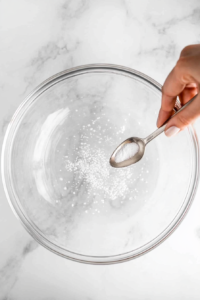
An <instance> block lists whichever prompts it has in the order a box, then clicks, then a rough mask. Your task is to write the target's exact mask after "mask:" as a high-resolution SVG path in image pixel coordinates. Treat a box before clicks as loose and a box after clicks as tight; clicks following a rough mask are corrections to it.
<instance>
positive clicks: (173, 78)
mask: <svg viewBox="0 0 200 300" xmlns="http://www.w3.org/2000/svg"><path fill="white" fill-rule="evenodd" d="M184 88H185V83H183V82H181V74H180V71H179V70H178V68H177V66H175V67H174V68H173V70H172V71H171V72H170V73H169V75H168V77H167V78H166V80H165V82H164V85H163V88H162V103H161V109H160V112H159V115H158V120H157V126H158V127H160V126H161V125H163V124H164V122H165V121H166V120H167V119H168V118H169V117H170V116H171V115H172V112H173V108H174V105H175V102H176V97H177V96H178V95H179V94H180V93H181V92H182V91H183V90H184Z"/></svg>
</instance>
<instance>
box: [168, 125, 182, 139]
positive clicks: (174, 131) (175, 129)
mask: <svg viewBox="0 0 200 300" xmlns="http://www.w3.org/2000/svg"><path fill="white" fill-rule="evenodd" d="M179 131H180V128H178V127H176V126H172V127H170V128H168V129H167V130H166V131H165V135H166V136H168V137H170V136H174V135H176V134H177V133H178V132H179Z"/></svg>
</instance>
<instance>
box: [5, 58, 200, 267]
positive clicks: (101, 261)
mask: <svg viewBox="0 0 200 300" xmlns="http://www.w3.org/2000/svg"><path fill="white" fill-rule="evenodd" d="M95 71H96V72H102V71H109V72H111V73H115V72H117V73H118V74H119V73H120V72H121V73H123V75H125V76H127V75H128V76H129V77H132V76H135V77H139V78H141V79H142V80H144V81H146V82H147V83H149V84H150V85H151V86H152V85H153V86H154V87H155V88H156V89H157V90H159V91H160V92H161V89H162V85H161V84H159V83H158V82H157V81H155V80H154V79H152V78H151V77H149V76H147V75H145V74H143V73H141V72H139V71H137V70H134V69H132V68H128V67H124V66H121V65H115V64H87V65H81V66H78V67H74V68H70V69H67V70H65V71H62V72H59V73H57V74H55V75H53V76H51V77H49V78H48V79H47V80H45V81H43V82H42V83H41V84H40V85H39V86H37V87H36V88H35V89H34V90H33V91H32V92H31V93H30V94H29V95H28V96H27V97H26V98H25V99H24V101H22V103H21V104H20V105H19V106H18V108H17V110H16V111H15V113H14V114H13V117H12V119H11V121H10V123H9V125H8V127H7V130H6V133H5V137H4V140H3V145H2V154H1V174H2V182H3V187H4V191H5V194H6V198H7V200H8V202H9V205H10V207H11V209H12V211H13V213H14V214H15V216H16V217H17V219H18V220H19V221H20V222H21V223H22V225H23V226H24V227H25V229H26V230H27V231H28V232H29V234H30V235H31V236H32V237H33V238H34V239H35V240H36V241H37V242H38V243H39V244H41V245H42V246H44V247H45V248H47V249H48V250H50V251H52V252H54V253H56V254H58V255H60V256H62V257H64V258H67V259H70V260H73V261H76V262H80V263H86V264H94V265H107V264H114V263H121V262H126V261H129V260H131V259H134V258H137V257H139V256H141V255H144V254H145V253H148V252H149V251H150V250H152V249H154V248H155V247H157V246H158V245H159V244H161V243H162V242H163V241H164V240H165V239H166V238H167V237H169V236H170V235H171V234H172V232H174V230H175V229H176V228H177V227H178V225H179V224H180V223H181V221H182V220H183V219H184V217H185V215H186V213H187V212H188V210H189V208H190V206H191V204H192V202H193V199H194V196H195V194H196V190H197V186H198V181H199V144H198V138H197V135H196V132H195V129H194V128H193V126H191V125H190V126H189V127H188V129H187V130H188V132H189V135H190V139H191V142H192V144H193V157H194V158H193V161H195V163H193V165H194V171H193V176H192V178H193V180H192V179H191V180H190V186H189V192H187V195H186V197H185V199H186V198H187V201H186V200H184V201H183V203H182V205H181V207H180V208H179V211H178V213H177V214H176V216H175V217H174V219H173V220H172V221H171V222H170V224H169V225H168V226H167V227H166V228H165V229H164V230H163V231H162V232H161V233H160V234H159V235H158V236H157V237H155V238H154V239H152V240H151V241H149V242H148V243H147V244H144V245H143V246H142V247H139V248H137V249H134V250H132V251H129V252H125V253H122V254H117V255H111V256H91V255H83V254H78V253H75V252H72V251H69V250H66V249H64V248H62V247H61V246H58V245H56V244H54V243H53V242H51V241H49V240H48V239H47V238H46V237H45V236H44V235H42V234H41V232H39V230H37V228H36V226H34V224H33V222H31V220H30V219H29V218H28V217H27V216H26V214H25V213H24V212H23V209H22V207H21V205H20V203H19V202H18V201H17V197H16V195H15V193H14V189H13V188H12V182H11V177H12V176H11V172H10V161H11V159H10V153H11V150H12V147H11V145H12V141H13V137H14V133H15V132H16V130H17V124H18V123H19V121H20V120H21V118H22V117H23V115H24V114H25V113H26V111H27V110H28V109H29V106H30V105H31V103H32V102H33V101H35V100H36V99H37V98H38V97H39V96H40V94H42V93H44V92H45V91H46V90H47V89H49V88H50V87H52V86H53V85H55V84H57V83H58V82H60V81H63V80H65V79H67V78H69V77H74V76H77V75H81V74H84V73H88V72H95ZM184 203H185V205H183V204H184Z"/></svg>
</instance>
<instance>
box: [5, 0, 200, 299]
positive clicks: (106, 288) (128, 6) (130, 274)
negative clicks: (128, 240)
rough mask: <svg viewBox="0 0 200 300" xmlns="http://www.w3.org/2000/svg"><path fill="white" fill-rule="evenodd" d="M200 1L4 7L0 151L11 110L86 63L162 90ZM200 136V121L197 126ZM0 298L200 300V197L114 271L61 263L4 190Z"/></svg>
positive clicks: (192, 36) (192, 31)
mask: <svg viewBox="0 0 200 300" xmlns="http://www.w3.org/2000/svg"><path fill="white" fill-rule="evenodd" d="M199 25H200V4H199V0H191V1H185V0H184V1H183V0H182V1H181V0H176V1H174V0H168V1H166V0H165V1H163V0H161V1H159V0H152V1H148V0H142V1H137V2H136V1H130V0H129V1H128V0H124V1H119V0H106V1H105V0H103V1H102V0H95V1H89V0H71V1H69V0H68V1H67V0H50V1H47V0H43V1H39V0H35V1H25V0H18V1H14V0H10V1H6V0H1V1H0V28H1V31H0V41H1V42H0V95H1V96H0V108H1V109H0V143H1V144H2V141H3V137H4V134H5V130H6V128H7V125H8V123H9V121H10V119H11V117H12V114H13V113H14V111H15V109H16V108H17V107H18V105H19V104H20V103H21V101H22V100H23V99H24V97H25V96H26V95H27V94H28V93H29V92H30V91H31V90H32V89H33V88H34V87H35V86H37V85H38V84H39V83H40V82H41V81H43V80H45V79H46V78H48V77H49V76H51V75H53V74H55V73H56V72H59V71H62V70H65V69H66V68H69V67H73V66H78V65H82V64H88V63H115V64H121V65H124V66H128V67H132V68H134V69H136V70H139V71H141V72H144V73H145V74H147V75H149V76H151V77H152V78H154V79H155V80H157V81H158V82H160V83H161V84H162V83H163V81H164V79H165V77H166V76H167V74H168V72H169V71H170V70H171V68H172V67H173V66H174V64H175V62H176V60H177V59H178V57H179V53H180V51H181V49H182V48H183V47H184V46H186V45H188V44H193V43H199V42H200V26H199ZM196 130H197V134H198V136H199V137H200V122H199V121H198V122H197V123H196ZM0 195H1V201H0V224H1V226H0V299H2V300H3V299H4V300H6V299H7V300H17V299H20V300H23V299H29V300H35V299H38V300H63V299H69V300H79V299H81V300H84V299H87V300H100V299H104V300H112V299H115V300H118V299H119V300H121V299H123V300H132V299H137V300H151V299H154V300H157V299H161V298H162V299H163V300H165V299H166V300H171V299H172V300H174V299H177V300H178V299H181V300H188V299H191V300H196V299H199V298H200V285H199V280H200V217H199V216H200V189H198V190H197V194H196V197H195V200H194V203H193V205H192V207H191V209H190V211H189V213H188V215H187V216H186V218H185V220H184V221H183V222H182V224H181V225H180V226H179V227H178V229H177V230H176V231H175V232H174V233H173V234H172V235H171V236H170V237H169V238H168V239H167V240H166V241H165V242H164V243H163V244H162V245H160V246H159V247H157V248H156V249H154V250H153V251H151V252H149V253H148V254H146V255H144V256H142V257H140V258H138V259H136V260H133V261H130V262H127V263H123V264H119V265H111V266H92V265H84V264H79V263H75V262H72V261H68V260H65V259H63V258H61V257H58V256H56V255H55V254H53V253H51V252H49V251H47V250H46V249H44V248H43V247H41V246H40V245H38V244H37V242H35V241H34V240H33V239H32V238H31V237H30V236H29V234H28V233H27V232H26V231H25V229H24V228H23V227H22V225H21V224H20V223H19V221H18V220H17V219H16V218H15V216H14V214H13V212H12V211H11V209H10V207H9V205H8V202H7V200H6V197H5V194H4V191H3V186H2V183H0Z"/></svg>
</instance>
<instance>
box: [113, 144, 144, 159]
mask: <svg viewBox="0 0 200 300" xmlns="http://www.w3.org/2000/svg"><path fill="white" fill-rule="evenodd" d="M138 150H139V146H138V144H137V143H128V144H125V145H124V146H123V147H122V148H121V149H120V150H119V151H118V152H117V153H116V155H115V162H116V163H120V162H122V161H125V160H127V159H129V158H131V157H133V156H134V155H135V154H136V153H137V152H138Z"/></svg>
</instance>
